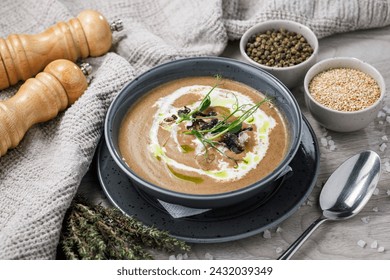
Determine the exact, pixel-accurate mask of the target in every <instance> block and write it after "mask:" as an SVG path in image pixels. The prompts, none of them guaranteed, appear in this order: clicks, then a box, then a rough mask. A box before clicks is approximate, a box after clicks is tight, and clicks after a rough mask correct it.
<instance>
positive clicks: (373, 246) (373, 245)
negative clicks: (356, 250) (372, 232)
mask: <svg viewBox="0 0 390 280" xmlns="http://www.w3.org/2000/svg"><path fill="white" fill-rule="evenodd" d="M370 248H371V249H376V248H378V241H376V240H375V241H374V242H372V243H371V245H370Z"/></svg>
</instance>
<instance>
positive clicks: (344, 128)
mask: <svg viewBox="0 0 390 280" xmlns="http://www.w3.org/2000/svg"><path fill="white" fill-rule="evenodd" d="M331 68H353V69H357V70H360V71H362V72H364V73H366V74H368V75H370V76H371V77H372V78H374V80H375V81H376V82H377V83H378V85H379V88H380V91H381V92H380V97H379V99H378V100H377V101H376V102H375V103H374V104H372V105H371V106H370V107H367V108H365V109H363V110H359V111H354V112H342V111H337V110H333V109H331V108H329V107H326V106H324V105H322V104H320V103H319V102H317V101H316V100H315V99H314V98H313V97H312V95H311V94H310V92H309V84H310V81H311V80H312V79H313V77H314V76H316V75H317V74H318V73H321V72H323V71H325V70H328V69H331ZM304 88H305V102H306V105H307V107H308V108H309V110H310V113H311V114H312V115H313V117H314V118H315V119H316V120H317V121H318V122H319V123H320V124H321V125H322V126H324V127H326V128H328V129H330V130H333V131H338V132H351V131H356V130H360V129H362V128H365V127H366V126H367V125H368V124H369V123H370V122H372V121H373V120H374V119H375V118H376V116H377V114H378V112H379V110H380V109H381V108H382V107H383V105H384V97H385V93H386V85H385V81H384V79H383V77H382V75H381V74H380V73H379V71H378V70H376V69H375V68H374V67H373V66H371V65H370V64H368V63H366V62H363V61H361V60H359V59H357V58H353V57H335V58H329V59H325V60H322V61H320V62H318V63H317V64H315V65H314V66H313V67H312V68H310V70H309V71H308V72H307V74H306V76H305V80H304Z"/></svg>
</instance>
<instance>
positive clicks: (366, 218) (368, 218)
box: [360, 216, 370, 224]
mask: <svg viewBox="0 0 390 280" xmlns="http://www.w3.org/2000/svg"><path fill="white" fill-rule="evenodd" d="M360 220H362V222H363V223H365V224H368V223H369V222H370V217H369V216H367V217H363V218H361V219H360Z"/></svg>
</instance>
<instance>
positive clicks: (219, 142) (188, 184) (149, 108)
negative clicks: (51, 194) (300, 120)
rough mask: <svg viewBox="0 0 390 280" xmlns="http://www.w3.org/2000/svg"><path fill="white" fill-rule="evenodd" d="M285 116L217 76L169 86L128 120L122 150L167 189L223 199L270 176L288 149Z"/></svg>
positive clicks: (135, 168) (257, 96) (121, 138)
mask: <svg viewBox="0 0 390 280" xmlns="http://www.w3.org/2000/svg"><path fill="white" fill-rule="evenodd" d="M287 133H288V132H287V129H286V125H285V122H284V120H283V117H282V116H281V114H280V113H279V112H278V110H277V108H276V107H275V106H273V104H272V102H271V101H269V100H268V99H267V98H266V97H265V96H264V95H263V94H261V93H260V92H258V91H256V90H254V89H253V88H250V87H248V86H246V85H244V84H241V83H238V82H235V81H232V80H227V79H221V78H219V77H218V78H216V77H189V78H183V79H179V80H175V81H172V82H169V83H166V84H163V85H161V86H159V87H157V88H155V89H153V90H152V91H150V92H149V93H148V94H146V95H145V96H144V97H143V98H141V99H140V100H139V101H138V102H137V103H136V104H134V105H133V106H132V108H131V110H129V112H128V113H127V114H126V116H125V118H124V120H123V122H122V124H121V127H120V132H119V149H120V152H121V155H122V157H123V159H124V161H125V162H126V163H127V165H128V166H129V167H130V168H131V169H132V170H133V171H134V172H135V173H136V174H137V175H138V176H140V177H142V178H143V179H145V180H147V181H149V182H151V183H153V184H155V185H157V186H160V187H163V188H166V189H171V190H174V191H177V192H182V193H191V194H216V193H223V192H229V191H233V190H237V189H240V188H243V187H246V186H248V185H250V184H252V183H254V182H256V181H258V180H259V179H261V178H263V177H265V176H266V175H268V174H269V173H271V172H272V171H273V170H274V169H275V168H276V167H277V166H278V164H279V163H280V162H281V161H282V160H283V158H284V156H285V154H286V150H287V146H288V137H287Z"/></svg>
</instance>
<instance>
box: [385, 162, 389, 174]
mask: <svg viewBox="0 0 390 280" xmlns="http://www.w3.org/2000/svg"><path fill="white" fill-rule="evenodd" d="M385 170H386V172H390V163H389V162H388V161H386V162H385Z"/></svg>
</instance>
